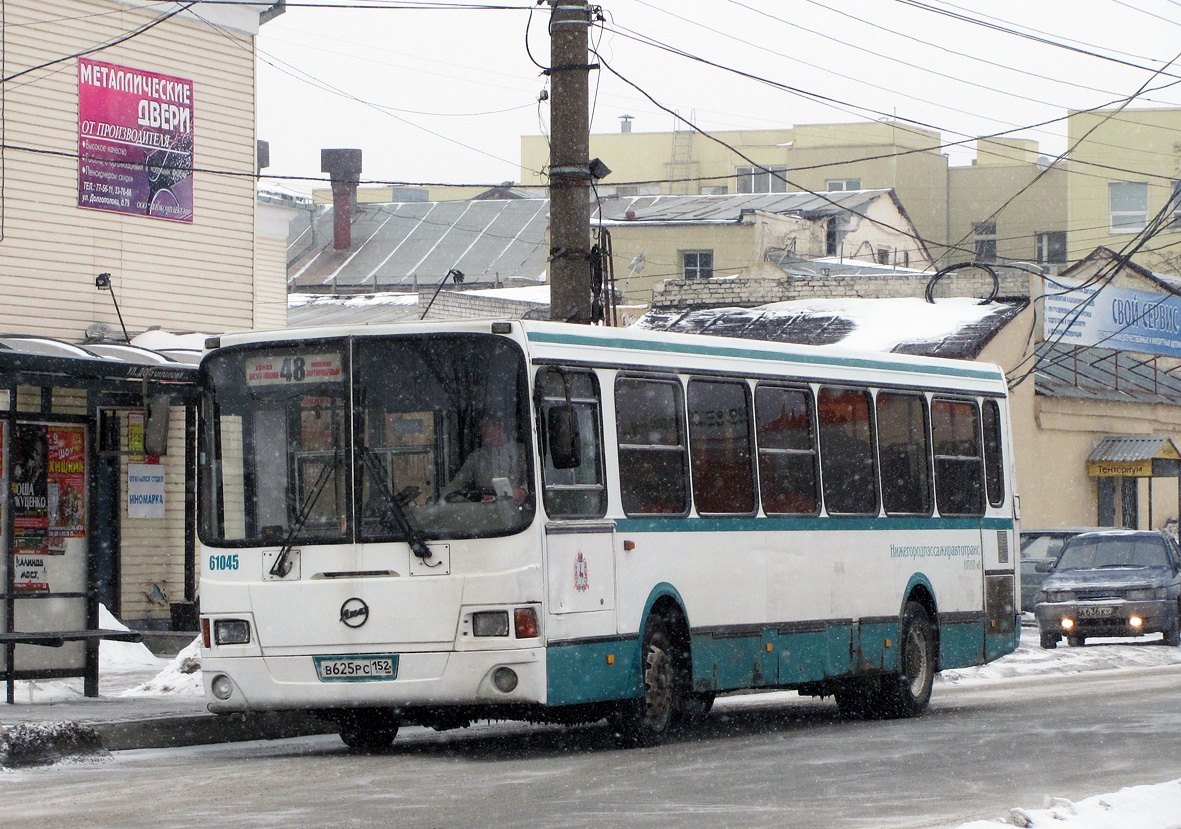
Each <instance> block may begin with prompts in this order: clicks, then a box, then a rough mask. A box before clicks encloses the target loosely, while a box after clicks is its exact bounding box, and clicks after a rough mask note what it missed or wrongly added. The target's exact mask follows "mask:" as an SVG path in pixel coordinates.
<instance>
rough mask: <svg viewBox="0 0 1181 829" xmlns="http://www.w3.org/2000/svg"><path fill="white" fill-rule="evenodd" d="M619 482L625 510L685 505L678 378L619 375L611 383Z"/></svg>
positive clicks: (677, 511) (683, 509) (672, 510)
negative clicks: (626, 376)
mask: <svg viewBox="0 0 1181 829" xmlns="http://www.w3.org/2000/svg"><path fill="white" fill-rule="evenodd" d="M615 416H616V429H617V431H618V436H619V488H620V493H621V495H622V498H623V511H624V512H625V513H627V514H628V515H684V514H685V513H687V512H688V511H689V495H688V486H687V484H688V477H689V476H688V451H687V449H686V446H685V428H684V422H683V417H682V404H681V384H680V383H679V382H677V381H676V380H674V379H668V380H664V379H639V378H620V379H619V380H617V381H616V383H615Z"/></svg>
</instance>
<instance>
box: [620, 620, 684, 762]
mask: <svg viewBox="0 0 1181 829" xmlns="http://www.w3.org/2000/svg"><path fill="white" fill-rule="evenodd" d="M643 642H644V644H643V650H642V658H641V661H640V671H641V677H640V678H641V680H642V681H643V686H644V692H643V695H642V696H641V697H640V698H639V699H635V700H624V701H623V702H622V703H620V705H619V709H618V713H617V716H616V717H615V718H614V719H615V722H614V723H613V724H614V725H615V727H616V736H617V739H618V740H619V743H620V745H623V746H626V747H629V748H632V747H638V746H654V745H659V744H660V743H661V742H663V741H664V739H665V738H666V737H667V736H668V732H669V729H670V727H671V726H672V723H673V719H674V716H675V714H676V713H677V712H678V711H680V710H682V709H683V708H684V700H683V698H682V696H683V692H684V691H683V688H682V685H681V682H680V681H679V673H680V672H679V671H678V666H677V656H676V651H675V650H674V648H673V645H672V638H671V637H670V636H669V631H668V622H666V621H665V620H664V619H663V618H661V617H659V616H653V617H652V618H651V619H649V620H648V625H647V626H646V627H645V629H644V640H643Z"/></svg>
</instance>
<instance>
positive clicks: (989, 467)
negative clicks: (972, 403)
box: [984, 400, 1005, 507]
mask: <svg viewBox="0 0 1181 829" xmlns="http://www.w3.org/2000/svg"><path fill="white" fill-rule="evenodd" d="M1001 452H1002V449H1001V407H1000V406H999V405H998V404H997V402H996V401H995V400H985V401H984V483H985V488H986V489H987V490H988V503H989V504H991V505H992V506H994V507H999V506H1001V505H1002V504H1003V503H1005V475H1004V471H1003V470H1004V465H1003V458H1002V454H1001Z"/></svg>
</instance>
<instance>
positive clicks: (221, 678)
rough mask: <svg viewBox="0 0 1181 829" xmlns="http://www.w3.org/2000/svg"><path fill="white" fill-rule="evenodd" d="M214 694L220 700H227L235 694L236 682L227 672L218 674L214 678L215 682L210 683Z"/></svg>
mask: <svg viewBox="0 0 1181 829" xmlns="http://www.w3.org/2000/svg"><path fill="white" fill-rule="evenodd" d="M209 687H210V689H211V690H212V691H213V695H214V696H215V697H217V698H218V699H220V700H227V699H229V698H230V697H232V696H233V695H234V683H233V682H231V681H230V678H229V677H228V676H226V675H225V674H218V675H217V676H215V677H214V678H213V682H211V683H209Z"/></svg>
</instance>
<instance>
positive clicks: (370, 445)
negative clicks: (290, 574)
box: [200, 334, 534, 549]
mask: <svg viewBox="0 0 1181 829" xmlns="http://www.w3.org/2000/svg"><path fill="white" fill-rule="evenodd" d="M203 382H204V383H205V401H204V406H203V418H204V420H203V427H202V436H203V445H202V452H203V453H204V454H205V462H204V463H202V465H201V466H202V470H203V473H204V477H203V479H202V485H201V507H200V508H201V522H200V526H201V534H202V539H203V540H204V541H205V542H206V543H208V544H214V545H222V546H251V545H254V546H257V545H272V544H277V545H282V544H286V543H291V544H332V543H348V542H379V541H411V542H412V546H419V549H421V546H420V545H421V542H422V540H424V539H428V540H429V539H441V538H472V537H481V536H493V535H506V534H509V533H512V532H517V531H519V530H520V529H523V528H524V527H525V526H527V525H528V524H529V523H530V522H531V521H532V519H533V512H534V506H533V504H534V495H533V493H534V486H533V481H532V472H531V469H532V466H531V462H530V459H529V450H528V445H529V440H528V439H527V438H528V434H529V430H528V405H527V404H528V395H527V381H526V375H525V362H524V357H523V354H522V353H521V351H520V349H519V348H518V347H517V346H516V345H515V344H514V343H512V342H511V341H509V340H507V339H505V338H503V337H496V336H492V335H487V334H447V335H401V336H394V337H381V338H378V337H358V338H342V339H336V340H316V341H309V342H306V343H302V344H300V345H298V346H290V345H288V344H263V345H259V346H255V347H251V348H227V349H226V351H225V352H224V353H220V354H215V355H213V356H211V357H210V358H209V359H208V360H207V361H206V364H205V370H204V376H203Z"/></svg>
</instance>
